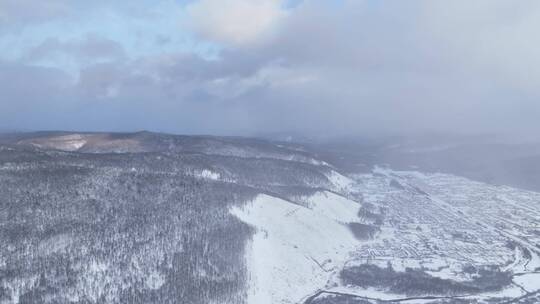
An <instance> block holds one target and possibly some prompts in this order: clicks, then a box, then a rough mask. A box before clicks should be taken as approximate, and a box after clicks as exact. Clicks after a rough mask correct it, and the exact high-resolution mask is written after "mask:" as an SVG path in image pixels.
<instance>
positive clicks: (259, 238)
mask: <svg viewBox="0 0 540 304" xmlns="http://www.w3.org/2000/svg"><path fill="white" fill-rule="evenodd" d="M321 205H322V204H321ZM231 213H232V214H234V215H235V216H237V217H238V218H239V219H240V220H242V221H244V222H246V223H248V224H250V225H253V226H254V227H255V228H256V229H257V232H256V233H255V235H254V236H253V240H252V241H251V244H250V245H249V246H248V248H247V250H246V259H247V266H248V269H249V273H250V279H249V286H248V295H247V296H248V298H247V300H248V303H250V304H266V303H300V302H301V300H302V299H304V298H305V297H306V296H308V295H311V294H313V293H314V292H315V291H317V290H318V289H320V288H323V287H325V285H326V284H327V283H328V281H329V280H330V279H331V277H332V275H333V274H334V273H335V272H337V271H339V270H340V269H341V267H342V266H343V264H344V263H345V261H346V260H347V258H348V256H349V253H350V252H351V251H352V250H353V249H354V248H355V246H356V244H357V241H356V239H355V238H354V236H353V235H352V233H351V232H350V231H349V229H348V228H347V227H346V226H345V225H343V224H341V223H339V222H346V221H348V218H344V219H340V220H339V222H338V221H336V219H334V218H332V217H336V216H337V215H339V214H332V215H331V216H327V215H325V214H324V212H318V211H314V210H310V209H308V208H306V207H302V206H298V205H294V204H292V203H289V202H287V201H284V200H282V199H279V198H275V197H272V196H269V195H259V196H258V197H257V198H256V199H255V200H253V201H251V202H249V203H247V204H246V205H245V206H243V207H233V208H232V209H231Z"/></svg>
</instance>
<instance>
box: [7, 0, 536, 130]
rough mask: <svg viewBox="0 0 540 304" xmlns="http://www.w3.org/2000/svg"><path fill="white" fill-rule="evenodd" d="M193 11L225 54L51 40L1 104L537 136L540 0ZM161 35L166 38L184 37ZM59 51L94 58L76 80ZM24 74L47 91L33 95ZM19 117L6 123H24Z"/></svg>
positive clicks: (237, 124) (315, 0) (240, 121)
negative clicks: (50, 61)
mask: <svg viewBox="0 0 540 304" xmlns="http://www.w3.org/2000/svg"><path fill="white" fill-rule="evenodd" d="M0 1H2V0H0ZM166 7H169V8H170V6H166ZM110 9H113V8H110ZM178 10H182V8H181V7H180V6H178ZM186 11H187V15H188V17H189V18H190V20H191V22H192V24H191V26H192V27H191V29H193V30H195V31H196V32H195V34H196V35H197V37H199V38H200V39H204V40H205V41H206V40H209V41H213V42H215V43H217V44H218V47H217V49H218V51H219V56H215V58H212V59H208V57H206V56H201V55H199V53H198V52H197V51H196V49H197V48H198V47H200V45H202V44H204V43H205V42H203V41H201V40H195V41H193V42H190V43H188V44H186V45H191V46H192V48H191V49H190V48H186V47H183V48H178V49H173V48H171V45H172V46H174V43H167V48H166V49H165V48H164V46H163V45H162V44H160V42H159V41H155V39H153V40H152V41H155V43H156V44H157V46H156V47H155V50H156V51H153V52H151V53H142V54H141V53H140V52H137V51H138V49H135V48H134V47H133V46H127V45H126V44H125V43H122V41H120V40H118V39H116V40H115V39H114V38H103V37H106V35H105V36H104V35H101V36H95V37H86V36H78V37H76V38H62V39H61V38H57V39H54V38H52V39H49V40H47V41H45V42H44V43H42V44H37V47H35V46H36V45H34V48H31V49H30V48H29V49H28V50H27V52H26V53H25V54H26V57H24V58H23V59H21V60H20V61H18V62H13V63H11V64H10V65H9V67H7V66H6V65H2V66H0V70H1V71H0V72H1V73H0V74H2V75H3V76H2V77H3V78H2V81H3V83H2V82H0V91H1V92H3V95H5V96H6V97H5V98H4V99H3V100H4V101H3V103H2V107H3V109H2V110H4V111H6V112H7V113H11V114H10V117H26V116H28V115H29V114H28V113H29V112H32V113H34V114H33V115H34V117H42V118H40V121H42V124H40V125H36V128H37V127H38V126H39V127H41V126H43V125H47V123H46V122H47V121H51V118H50V117H55V118H57V119H55V123H56V124H61V122H62V121H66V127H70V128H75V129H80V128H88V129H95V128H96V127H99V128H102V129H103V128H112V129H122V130H126V129H127V130H129V129H134V130H138V129H143V128H148V129H154V130H161V131H169V132H178V133H184V132H195V133H217V134H244V135H249V134H254V133H269V132H288V131H294V132H295V133H307V134H321V133H322V134H326V135H332V136H335V135H374V134H396V133H397V134H400V133H422V132H431V131H440V132H459V133H511V134H516V136H517V135H519V134H526V133H529V134H531V133H536V132H535V130H538V129H539V128H540V122H538V117H540V103H539V102H538V100H539V98H540V88H539V87H538V86H537V85H536V84H537V83H539V82H540V60H539V59H538V58H539V55H538V54H540V43H539V42H538V40H537V39H536V33H535V29H536V28H538V27H539V26H540V24H539V23H540V21H539V20H540V4H538V2H537V1H531V0H523V1H519V2H515V1H510V0H478V1H475V2H474V3H471V2H470V1H465V0H455V1H451V2H448V1H423V0H413V1H407V2H402V1H399V2H398V1H385V0H382V1H358V0H350V1H348V0H346V1H338V2H329V1H323V0H309V1H303V2H302V3H300V4H298V5H296V6H295V7H294V8H290V7H287V5H285V3H284V2H283V1H271V0H255V1H247V0H222V1H217V0H201V1H198V2H192V3H191V4H189V5H188V6H187V8H186ZM115 15H117V14H115ZM160 16H163V15H160ZM175 16H176V14H175ZM255 17H257V18H255ZM119 20H122V19H119ZM149 20H151V19H149ZM141 22H142V21H141ZM127 23H129V22H127V21H126V24H127ZM166 24H168V25H170V23H166ZM179 27H180V26H179ZM137 28H138V29H144V28H145V27H143V26H140V24H139V25H138V27H137ZM146 28H151V26H150V25H148V27H146ZM178 31H180V29H179V30H178ZM158 32H159V33H160V34H163V33H165V34H166V35H165V36H163V37H161V38H163V39H159V40H161V41H167V40H171V41H174V40H175V39H177V37H176V36H174V34H170V32H174V31H170V30H169V31H158ZM143 34H145V35H144V37H155V36H152V35H148V33H144V32H143ZM100 37H101V38H100ZM58 54H60V55H58ZM55 56H60V57H69V58H75V59H73V60H76V61H79V62H83V63H84V64H80V65H78V69H77V70H76V73H71V74H67V75H72V76H66V75H64V74H66V73H65V67H64V68H63V67H62V65H61V64H57V65H55V66H56V67H57V69H45V68H44V67H43V64H42V63H43V61H45V60H46V59H47V58H52V57H55ZM100 58H101V59H100ZM97 59H100V60H97ZM41 69H44V70H41ZM23 72H24V73H23ZM21 73H23V74H21ZM11 74H13V75H19V76H16V77H11V76H10V75H11ZM20 75H27V76H24V77H23V76H20ZM39 75H42V76H39ZM43 75H47V76H46V77H45V76H43ZM73 75H74V76H73ZM26 77H28V79H31V81H32V82H33V85H34V86H35V90H33V91H36V92H40V93H39V94H33V93H32V92H26V90H25V88H24V86H23V85H22V83H23V82H22V80H21V79H24V78H26ZM17 79H18V80H17ZM15 80H17V81H15ZM53 80H54V81H53ZM4 92H5V93H4ZM10 100H17V101H18V103H15V102H11V101H10ZM20 104H24V105H32V104H36V105H44V104H51V105H54V106H52V108H55V109H58V111H56V112H55V113H56V114H54V115H53V114H51V113H50V111H49V112H45V113H49V114H40V113H42V112H38V111H37V110H33V108H32V107H30V106H27V107H25V108H24V109H23V108H21V106H20ZM35 108H36V109H39V108H40V107H35ZM62 109H64V110H62ZM100 113H106V114H100ZM40 115H41V116H40ZM51 115H52V116H51ZM59 116H61V117H62V119H58V117H59ZM35 120H36V121H37V120H39V119H37V118H36V119H35ZM11 121H12V124H11V125H9V128H10V129H13V128H14V127H16V126H17V125H19V126H20V125H22V124H23V123H19V124H17V123H16V122H15V121H16V119H15V118H13V119H12V120H11ZM18 121H28V120H23V119H18ZM68 122H69V123H68ZM2 123H3V124H4V125H6V120H3V121H2ZM0 127H1V126H0ZM55 127H56V128H61V126H58V125H55ZM527 135H528V134H527Z"/></svg>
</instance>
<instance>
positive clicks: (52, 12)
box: [0, 0, 70, 27]
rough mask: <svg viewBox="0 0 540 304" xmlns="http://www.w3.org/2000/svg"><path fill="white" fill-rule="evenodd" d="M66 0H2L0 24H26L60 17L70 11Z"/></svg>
mask: <svg viewBox="0 0 540 304" xmlns="http://www.w3.org/2000/svg"><path fill="white" fill-rule="evenodd" d="M69 11H70V9H69V5H68V3H67V2H66V1H65V0H50V1H35V0H0V25H2V26H4V27H6V26H15V25H16V26H24V25H25V24H26V23H40V22H44V21H47V20H50V19H53V18H60V17H62V16H66V15H67V14H68V13H69Z"/></svg>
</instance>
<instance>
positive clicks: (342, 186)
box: [326, 170, 355, 193]
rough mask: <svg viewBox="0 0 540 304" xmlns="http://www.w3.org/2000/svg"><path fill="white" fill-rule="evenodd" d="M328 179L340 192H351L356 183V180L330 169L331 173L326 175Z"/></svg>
mask: <svg viewBox="0 0 540 304" xmlns="http://www.w3.org/2000/svg"><path fill="white" fill-rule="evenodd" d="M326 177H327V178H328V180H329V181H330V182H331V183H332V184H333V185H334V187H335V188H336V190H338V192H345V193H347V192H349V190H350V189H351V187H352V185H354V183H355V182H354V181H353V180H352V179H350V178H348V177H346V176H344V175H342V174H340V173H338V172H336V171H334V170H332V171H330V173H329V174H328V175H327V176H326Z"/></svg>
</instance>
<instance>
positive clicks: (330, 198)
mask: <svg viewBox="0 0 540 304" xmlns="http://www.w3.org/2000/svg"><path fill="white" fill-rule="evenodd" d="M306 202H307V203H308V208H309V209H311V210H313V211H315V212H317V213H319V214H321V215H324V216H326V217H329V218H331V219H333V220H335V221H337V222H342V223H352V222H358V212H359V211H360V207H361V205H360V204H359V203H357V202H354V201H352V200H350V199H347V198H345V197H343V196H341V195H337V194H335V193H332V192H328V191H320V192H317V193H316V194H315V195H313V196H310V197H309V198H307V199H306Z"/></svg>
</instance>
